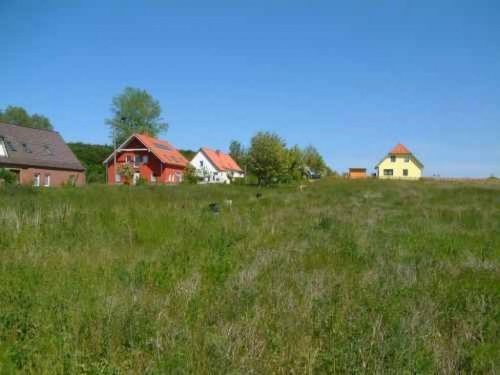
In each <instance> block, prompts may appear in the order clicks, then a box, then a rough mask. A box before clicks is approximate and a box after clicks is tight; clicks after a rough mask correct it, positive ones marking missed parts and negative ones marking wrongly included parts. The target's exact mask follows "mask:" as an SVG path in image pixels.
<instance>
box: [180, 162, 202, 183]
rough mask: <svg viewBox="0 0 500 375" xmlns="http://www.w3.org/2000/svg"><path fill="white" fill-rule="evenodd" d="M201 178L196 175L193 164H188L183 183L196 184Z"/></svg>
mask: <svg viewBox="0 0 500 375" xmlns="http://www.w3.org/2000/svg"><path fill="white" fill-rule="evenodd" d="M199 180H200V179H199V177H198V175H197V174H196V168H195V167H193V166H192V165H191V164H188V166H187V167H186V170H185V171H184V176H183V179H182V182H183V183H185V184H196V183H198V181H199Z"/></svg>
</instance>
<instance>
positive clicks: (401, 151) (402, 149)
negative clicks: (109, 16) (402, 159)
mask: <svg viewBox="0 0 500 375" xmlns="http://www.w3.org/2000/svg"><path fill="white" fill-rule="evenodd" d="M389 154H390V155H411V151H410V150H408V148H406V146H405V145H404V144H402V143H398V144H397V145H396V146H394V147H393V148H392V149H391V151H389Z"/></svg>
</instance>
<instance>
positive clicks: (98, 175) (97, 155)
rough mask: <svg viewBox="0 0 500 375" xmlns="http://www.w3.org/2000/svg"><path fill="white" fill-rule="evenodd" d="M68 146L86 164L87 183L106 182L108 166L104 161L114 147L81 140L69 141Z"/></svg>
mask: <svg viewBox="0 0 500 375" xmlns="http://www.w3.org/2000/svg"><path fill="white" fill-rule="evenodd" d="M68 146H69V148H70V149H71V151H73V153H74V154H75V156H76V157H77V158H78V160H80V162H81V163H82V164H83V165H84V166H85V169H86V175H87V176H86V181H87V183H96V182H99V183H104V182H106V167H105V166H104V165H103V164H102V162H103V161H104V159H106V158H107V157H108V156H109V155H111V153H112V152H113V147H111V146H108V145H94V144H89V143H81V142H75V143H68Z"/></svg>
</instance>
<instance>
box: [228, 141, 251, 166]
mask: <svg viewBox="0 0 500 375" xmlns="http://www.w3.org/2000/svg"><path fill="white" fill-rule="evenodd" d="M229 155H230V156H231V157H232V158H233V159H234V161H235V162H236V163H238V165H239V166H240V167H241V168H242V169H243V170H245V168H246V167H247V163H248V152H247V150H246V149H245V147H243V146H242V144H241V143H240V142H238V141H231V143H230V144H229Z"/></svg>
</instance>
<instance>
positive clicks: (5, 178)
mask: <svg viewBox="0 0 500 375" xmlns="http://www.w3.org/2000/svg"><path fill="white" fill-rule="evenodd" d="M15 182H16V175H15V174H14V173H12V172H11V171H9V170H7V169H4V168H0V186H1V185H2V184H3V183H5V184H14V183H15Z"/></svg>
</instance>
